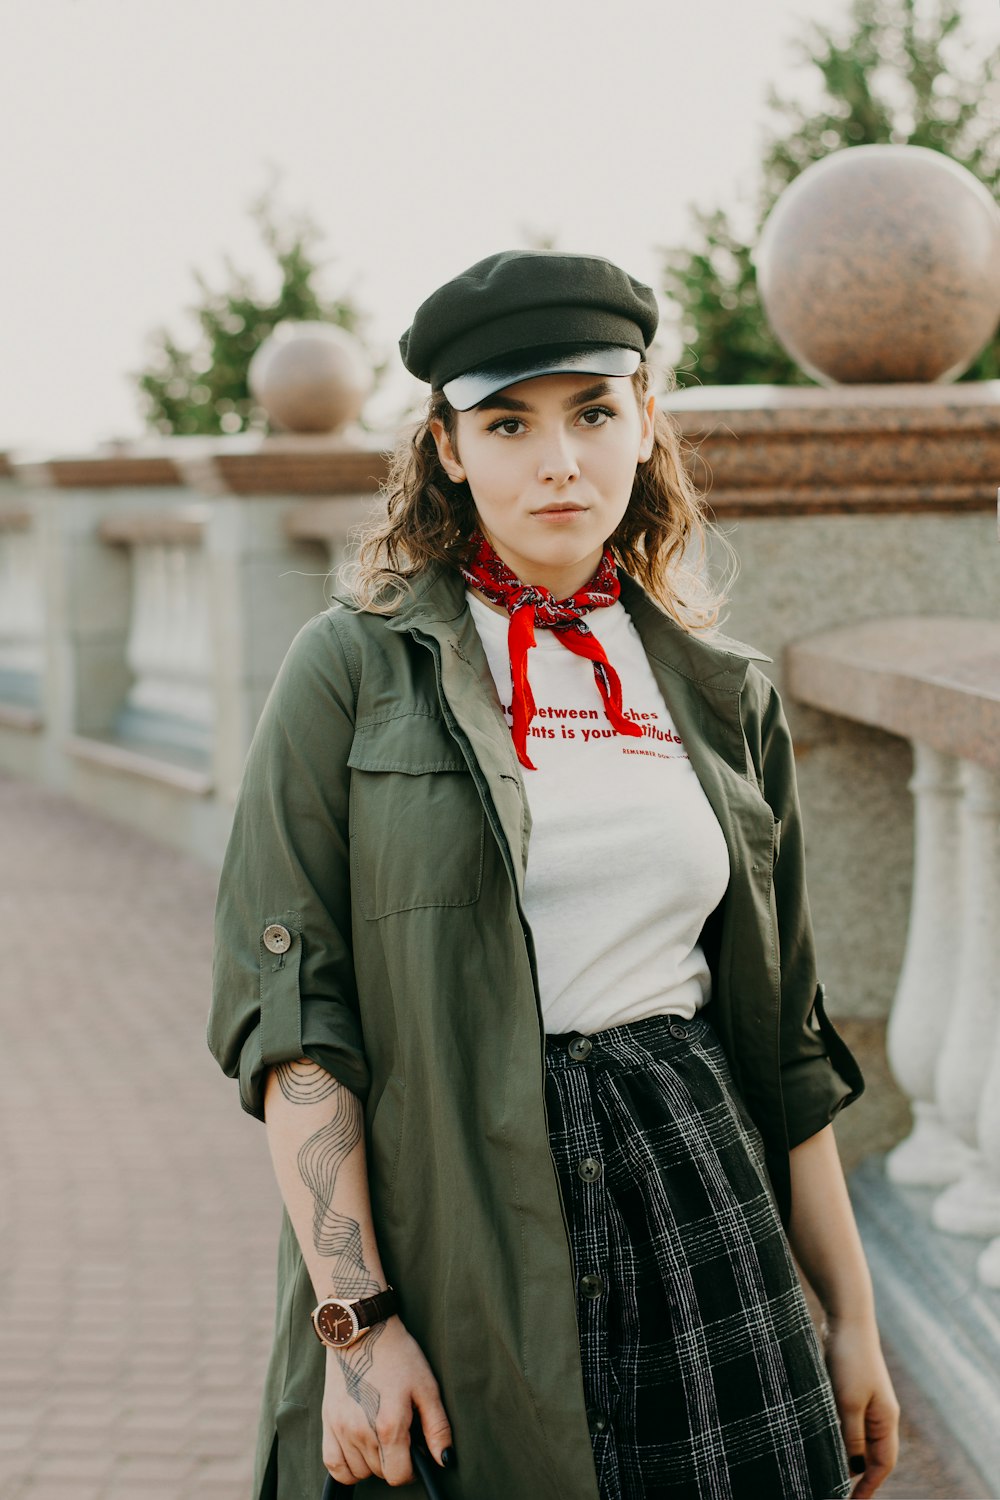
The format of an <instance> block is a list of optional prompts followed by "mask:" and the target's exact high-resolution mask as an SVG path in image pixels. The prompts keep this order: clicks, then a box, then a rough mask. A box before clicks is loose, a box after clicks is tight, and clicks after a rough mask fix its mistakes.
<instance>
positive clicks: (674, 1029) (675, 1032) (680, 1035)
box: [670, 1021, 687, 1042]
mask: <svg viewBox="0 0 1000 1500" xmlns="http://www.w3.org/2000/svg"><path fill="white" fill-rule="evenodd" d="M670 1035H671V1036H675V1037H676V1038H677V1040H678V1041H679V1042H682V1041H683V1040H684V1038H685V1037H686V1036H687V1028H686V1027H685V1026H679V1025H678V1024H677V1022H676V1021H674V1022H672V1024H671V1027H670Z"/></svg>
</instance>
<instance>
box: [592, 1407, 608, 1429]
mask: <svg viewBox="0 0 1000 1500" xmlns="http://www.w3.org/2000/svg"><path fill="white" fill-rule="evenodd" d="M607 1425H608V1414H607V1412H603V1411H601V1410H600V1408H599V1407H596V1406H588V1407H587V1426H588V1427H589V1428H590V1430H591V1432H603V1431H604V1430H605V1428H606V1427H607Z"/></svg>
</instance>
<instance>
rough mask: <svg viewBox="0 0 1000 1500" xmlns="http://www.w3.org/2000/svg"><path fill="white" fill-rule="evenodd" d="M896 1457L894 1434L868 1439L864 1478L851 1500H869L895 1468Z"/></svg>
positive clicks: (897, 1445)
mask: <svg viewBox="0 0 1000 1500" xmlns="http://www.w3.org/2000/svg"><path fill="white" fill-rule="evenodd" d="M898 1456H899V1442H898V1440H897V1439H896V1437H895V1434H887V1435H886V1436H885V1437H878V1438H869V1439H868V1451H867V1454H866V1458H867V1462H866V1464H865V1469H864V1478H863V1479H862V1481H861V1483H860V1484H859V1485H858V1487H857V1489H856V1490H855V1491H854V1497H853V1500H869V1497H870V1496H872V1495H874V1494H875V1491H876V1490H877V1489H878V1488H879V1486H880V1485H882V1484H884V1483H885V1481H886V1480H887V1479H888V1477H889V1475H890V1474H891V1473H892V1471H893V1469H894V1468H895V1467H896V1459H897V1458H898Z"/></svg>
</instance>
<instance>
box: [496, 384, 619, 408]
mask: <svg viewBox="0 0 1000 1500" xmlns="http://www.w3.org/2000/svg"><path fill="white" fill-rule="evenodd" d="M612 394H613V388H612V386H611V385H609V383H608V382H607V381H606V380H599V381H598V383H597V384H596V385H588V387H587V389H586V390H585V391H577V392H575V394H574V395H572V396H567V397H566V400H565V401H564V402H563V404H562V405H563V411H572V410H573V407H574V406H582V405H583V403H584V402H585V401H596V400H597V397H598V396H610V395H612ZM534 409H535V408H534V407H533V406H530V405H529V404H528V402H527V401H517V400H516V399H515V398H514V397H513V396H505V395H504V394H503V392H502V391H498V392H497V393H496V395H495V396H484V397H483V399H482V401H480V403H479V405H478V406H477V407H476V410H477V411H483V412H486V411H534Z"/></svg>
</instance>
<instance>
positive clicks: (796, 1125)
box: [761, 686, 865, 1148]
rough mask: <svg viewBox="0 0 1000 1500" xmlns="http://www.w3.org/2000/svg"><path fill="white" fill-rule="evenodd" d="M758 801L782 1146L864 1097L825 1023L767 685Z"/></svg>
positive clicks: (787, 759) (796, 821)
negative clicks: (775, 964) (761, 798)
mask: <svg viewBox="0 0 1000 1500" xmlns="http://www.w3.org/2000/svg"><path fill="white" fill-rule="evenodd" d="M761 763H762V768H763V779H764V795H765V797H766V798H767V801H768V803H769V804H770V806H771V809H772V811H773V813H774V815H775V818H776V819H777V820H778V821H779V823H780V829H779V835H780V840H779V844H778V852H777V856H776V858H775V862H774V898H775V907H776V911H777V921H778V945H779V958H780V967H781V1036H780V1055H781V1090H782V1101H783V1104H784V1110H785V1123H786V1128H787V1133H788V1144H789V1148H792V1147H794V1146H797V1145H799V1144H800V1143H801V1142H802V1141H804V1140H807V1139H808V1138H809V1136H811V1135H815V1134H816V1132H817V1131H818V1130H822V1129H823V1127H824V1126H825V1125H828V1124H829V1123H830V1121H831V1120H832V1119H833V1118H834V1116H835V1115H836V1114H838V1113H839V1111H840V1110H841V1109H843V1108H844V1106H845V1105H847V1104H851V1103H853V1102H854V1100H855V1099H857V1098H859V1097H860V1095H861V1094H862V1093H863V1092H864V1087H865V1083H864V1077H863V1075H862V1073H861V1069H860V1068H859V1066H858V1064H857V1061H856V1060H855V1058H854V1056H853V1054H852V1053H851V1051H850V1049H849V1048H848V1046H847V1044H846V1043H845V1042H844V1040H843V1038H842V1037H841V1036H840V1035H839V1034H838V1032H837V1031H836V1029H835V1027H834V1026H833V1024H832V1023H831V1021H830V1020H829V1018H828V1017H827V1014H826V1009H825V1004H824V1001H825V987H824V986H823V985H822V984H820V983H819V982H818V981H817V979H816V954H815V941H814V936H813V927H812V917H811V913H810V908H809V896H808V893H807V889H806V859H805V839H804V832H803V826H802V814H801V810H800V807H799V795H798V783H797V779H796V773H795V754H794V750H793V747H792V738H791V734H790V732H789V728H788V723H787V720H786V718H785V712H784V708H783V706H782V703H781V698H780V696H779V694H778V691H777V689H776V688H774V687H773V686H772V687H771V690H770V695H769V697H768V700H767V702H766V705H765V709H764V715H763V720H762V726H761Z"/></svg>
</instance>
